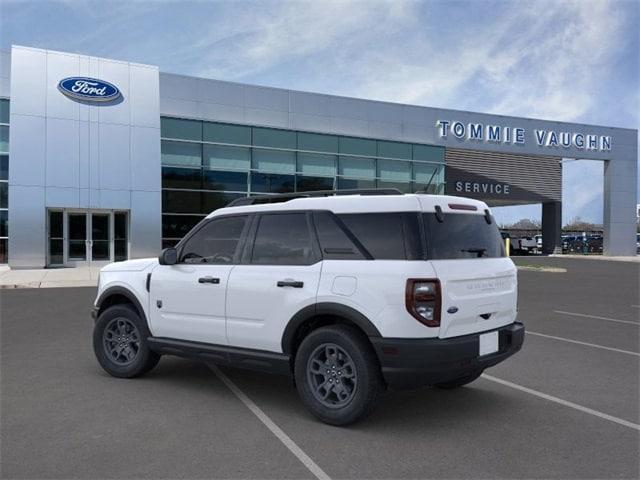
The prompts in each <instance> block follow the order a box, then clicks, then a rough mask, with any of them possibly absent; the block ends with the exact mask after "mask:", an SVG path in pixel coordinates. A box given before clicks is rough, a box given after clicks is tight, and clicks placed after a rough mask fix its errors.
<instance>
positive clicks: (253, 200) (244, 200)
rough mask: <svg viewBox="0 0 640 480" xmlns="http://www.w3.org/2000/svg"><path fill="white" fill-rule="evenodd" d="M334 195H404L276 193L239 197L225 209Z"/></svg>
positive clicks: (353, 191) (392, 191) (367, 191)
mask: <svg viewBox="0 0 640 480" xmlns="http://www.w3.org/2000/svg"><path fill="white" fill-rule="evenodd" d="M335 195H404V194H403V193H402V192H401V191H400V190H398V189H396V188H379V189H376V188H354V189H349V190H315V191H311V192H292V193H277V194H272V195H255V196H252V197H240V198H236V199H235V200H232V201H231V202H229V203H228V204H227V205H226V206H227V207H243V206H247V205H258V204H261V203H279V202H288V201H289V200H293V199H295V198H311V197H331V196H335Z"/></svg>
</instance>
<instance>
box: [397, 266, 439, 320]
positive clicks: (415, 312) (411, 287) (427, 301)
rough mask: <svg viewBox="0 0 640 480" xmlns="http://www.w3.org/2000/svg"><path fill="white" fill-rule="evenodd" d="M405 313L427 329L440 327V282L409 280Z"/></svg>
mask: <svg viewBox="0 0 640 480" xmlns="http://www.w3.org/2000/svg"><path fill="white" fill-rule="evenodd" d="M405 300H406V304H407V311H408V312H409V313H410V314H411V315H412V316H413V318H415V319H416V320H418V321H419V322H420V323H423V324H424V325H426V326H427V327H439V326H440V306H441V295H440V281H439V280H421V279H415V278H410V279H409V280H407V288H406V294H405Z"/></svg>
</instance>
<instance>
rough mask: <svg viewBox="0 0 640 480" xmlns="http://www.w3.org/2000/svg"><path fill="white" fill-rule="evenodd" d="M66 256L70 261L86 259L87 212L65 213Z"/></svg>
mask: <svg viewBox="0 0 640 480" xmlns="http://www.w3.org/2000/svg"><path fill="white" fill-rule="evenodd" d="M67 231H68V235H67V256H68V259H69V260H70V261H74V262H81V261H86V260H87V243H88V237H87V214H86V213H68V214H67Z"/></svg>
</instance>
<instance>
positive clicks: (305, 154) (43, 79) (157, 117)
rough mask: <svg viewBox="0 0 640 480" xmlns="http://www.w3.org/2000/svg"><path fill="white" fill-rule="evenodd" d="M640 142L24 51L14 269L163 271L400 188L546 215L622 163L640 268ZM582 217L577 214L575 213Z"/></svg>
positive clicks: (9, 78) (14, 161)
mask: <svg viewBox="0 0 640 480" xmlns="http://www.w3.org/2000/svg"><path fill="white" fill-rule="evenodd" d="M637 141H638V132H637V130H632V129H625V128H614V127H607V126H595V125H583V124H573V123H563V122H554V121H543V120H537V119H530V118H518V117H507V116H500V115H489V114H483V113H474V112H466V111H457V110H446V109H440V108H429V107H422V106H414V105H402V104H395V103H387V102H379V101H372V100H363V99H356V98H346V97H339V96H332V95H325V94H318V93H307V92H299V91H293V90H285V89H278V88H270V87H262V86H255V85H245V84H240V83H234V82H225V81H219V80H211V79H204V78H195V77H188V76H183V75H175V74H169V73H163V72H160V71H159V70H158V67H155V66H151V65H142V64H137V63H130V62H126V61H119V60H110V59H104V58H96V57H90V56H84V55H78V54H73V53H64V52H55V51H50V50H42V49H36V48H27V47H21V46H13V47H12V49H11V51H2V52H0V263H8V264H9V266H11V267H14V268H27V267H35V268H40V267H58V266H80V265H88V264H94V263H98V264H99V263H101V262H109V261H117V260H123V259H126V258H137V257H144V256H155V255H157V254H158V252H159V251H160V249H161V248H162V247H163V246H170V245H174V244H175V243H176V242H177V241H178V240H179V239H180V238H181V237H182V236H183V235H184V234H185V233H186V232H187V231H188V230H189V229H190V228H191V227H192V226H193V225H195V224H196V223H197V222H198V221H200V220H201V219H202V218H203V217H204V216H205V215H206V214H207V213H209V212H211V211H212V210H215V209H216V208H219V207H222V206H224V205H225V204H227V203H228V202H229V201H231V200H233V199H235V198H238V197H242V196H247V195H255V194H269V193H282V192H294V191H307V190H332V189H354V188H366V189H370V188H396V189H398V190H400V191H402V192H416V191H422V192H428V193H434V194H451V195H460V196H465V197H471V198H477V199H480V200H483V201H485V202H487V203H488V204H489V205H491V206H503V205H524V204H542V230H543V241H544V251H545V252H546V253H552V252H556V251H558V249H559V248H560V244H561V238H560V232H561V218H562V215H561V212H562V201H563V199H562V160H563V159H567V158H575V159H593V160H600V161H603V162H604V253H605V255H635V252H636V235H635V232H636V204H637V177H638V160H637V159H638V147H637ZM566 201H571V199H566Z"/></svg>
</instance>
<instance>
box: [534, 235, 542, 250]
mask: <svg viewBox="0 0 640 480" xmlns="http://www.w3.org/2000/svg"><path fill="white" fill-rule="evenodd" d="M533 238H534V240H535V241H536V246H535V248H534V250H533V253H538V254H539V253H542V235H534V237H533Z"/></svg>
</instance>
